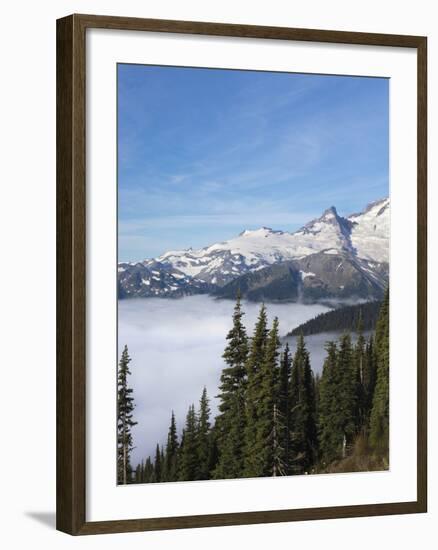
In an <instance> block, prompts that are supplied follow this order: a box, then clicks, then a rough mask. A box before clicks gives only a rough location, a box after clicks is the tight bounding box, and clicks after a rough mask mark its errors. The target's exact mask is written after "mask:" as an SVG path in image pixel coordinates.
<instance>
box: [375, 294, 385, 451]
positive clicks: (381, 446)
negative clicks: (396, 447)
mask: <svg viewBox="0 0 438 550" xmlns="http://www.w3.org/2000/svg"><path fill="white" fill-rule="evenodd" d="M375 346H376V355H377V380H376V385H375V390H374V398H373V408H372V410H371V418H370V443H371V445H372V446H373V447H374V448H375V449H376V450H377V451H379V452H381V453H384V454H387V453H388V449H389V290H387V291H386V294H385V299H384V300H383V304H382V308H381V310H380V316H379V320H378V321H377V325H376V339H375Z"/></svg>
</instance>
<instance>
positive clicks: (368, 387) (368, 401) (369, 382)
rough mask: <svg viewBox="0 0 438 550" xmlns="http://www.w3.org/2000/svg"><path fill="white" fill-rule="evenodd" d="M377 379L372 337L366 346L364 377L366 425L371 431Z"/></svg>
mask: <svg viewBox="0 0 438 550" xmlns="http://www.w3.org/2000/svg"><path fill="white" fill-rule="evenodd" d="M376 377H377V357H376V353H375V346H374V338H373V336H372V335H371V336H370V337H369V340H368V342H367V343H366V346H365V362H364V377H363V401H364V424H365V426H366V428H367V429H368V430H369V423H370V415H371V409H372V406H373V397H374V389H375V386H376Z"/></svg>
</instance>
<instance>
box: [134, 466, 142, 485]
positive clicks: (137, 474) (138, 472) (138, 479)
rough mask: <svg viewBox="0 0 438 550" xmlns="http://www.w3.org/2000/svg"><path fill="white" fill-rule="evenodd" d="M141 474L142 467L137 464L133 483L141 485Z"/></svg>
mask: <svg viewBox="0 0 438 550" xmlns="http://www.w3.org/2000/svg"><path fill="white" fill-rule="evenodd" d="M142 473H143V472H142V465H141V464H137V467H136V468H135V483H141V481H142Z"/></svg>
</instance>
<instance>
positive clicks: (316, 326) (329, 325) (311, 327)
mask: <svg viewBox="0 0 438 550" xmlns="http://www.w3.org/2000/svg"><path fill="white" fill-rule="evenodd" d="M381 307H382V302H381V301H374V302H365V303H363V304H355V305H350V306H344V307H339V308H336V309H332V310H330V311H326V312H325V313H320V314H319V315H317V316H316V317H313V319H309V320H308V321H306V322H305V323H303V324H301V325H300V326H298V327H296V328H294V329H293V330H292V331H291V332H289V333H288V336H299V335H300V334H301V333H302V334H303V335H304V336H308V335H310V334H318V333H321V332H330V331H335V330H336V331H342V330H348V329H349V328H351V327H356V326H357V325H358V323H359V321H360V323H361V325H362V329H363V330H366V331H368V330H374V328H375V326H376V323H377V319H378V318H379V313H380V308H381Z"/></svg>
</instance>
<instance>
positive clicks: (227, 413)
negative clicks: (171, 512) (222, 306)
mask: <svg viewBox="0 0 438 550" xmlns="http://www.w3.org/2000/svg"><path fill="white" fill-rule="evenodd" d="M243 315H244V313H243V311H242V309H241V303H240V295H238V296H237V300H236V305H235V307H234V313H233V326H232V328H231V330H230V331H229V333H228V335H227V346H226V348H225V351H224V353H223V355H222V357H223V359H224V361H225V363H226V365H227V366H226V367H225V368H224V369H223V370H222V374H221V379H220V386H219V395H218V397H219V415H218V416H217V418H216V433H215V439H214V441H215V445H216V448H217V455H218V458H217V461H218V462H217V465H216V468H215V470H214V472H213V477H215V478H218V479H227V478H236V477H239V476H240V475H241V474H242V471H243V445H244V430H245V387H246V368H245V365H246V362H247V360H248V337H247V335H246V330H245V326H244V325H243V322H242V318H243Z"/></svg>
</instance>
